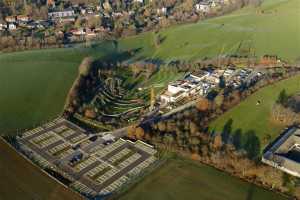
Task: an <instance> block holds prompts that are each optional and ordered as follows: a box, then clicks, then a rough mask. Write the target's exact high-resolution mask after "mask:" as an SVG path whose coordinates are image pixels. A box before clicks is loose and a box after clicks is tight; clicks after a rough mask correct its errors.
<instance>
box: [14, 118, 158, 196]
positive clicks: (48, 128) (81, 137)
mask: <svg viewBox="0 0 300 200" xmlns="http://www.w3.org/2000/svg"><path fill="white" fill-rule="evenodd" d="M107 138H114V137H107V136H105V137H100V136H98V137H95V136H94V135H91V134H89V133H88V132H86V131H85V130H83V129H81V128H80V127H78V126H77V125H75V124H73V123H71V122H69V121H67V120H65V119H63V118H58V119H56V120H54V121H53V122H50V123H47V124H45V125H43V126H40V127H37V128H35V129H33V130H30V131H27V132H25V133H24V134H23V135H22V136H21V137H19V141H20V143H21V146H22V147H23V150H24V151H25V152H26V154H27V155H30V157H31V158H32V159H35V160H37V161H38V162H39V163H40V164H41V163H43V166H44V167H50V168H51V169H57V171H61V172H63V175H64V176H65V177H71V179H72V181H73V182H72V184H71V187H72V188H74V189H76V190H77V191H80V192H81V193H83V194H86V195H97V194H98V195H99V194H100V195H101V194H103V195H104V194H109V193H112V192H114V191H116V190H118V189H119V188H120V187H121V186H122V185H123V184H124V183H126V182H127V181H129V180H130V179H131V178H132V177H133V176H136V175H138V174H139V173H140V172H141V171H143V170H144V169H146V168H147V167H148V166H149V165H151V164H152V163H154V162H155V161H156V160H157V159H156V157H155V154H156V150H155V149H154V148H153V147H152V146H150V145H148V144H146V143H144V142H142V141H137V142H132V141H128V140H124V139H122V138H116V139H114V140H112V139H109V140H108V139H107Z"/></svg>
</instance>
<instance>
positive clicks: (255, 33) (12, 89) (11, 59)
mask: <svg viewBox="0 0 300 200" xmlns="http://www.w3.org/2000/svg"><path fill="white" fill-rule="evenodd" d="M257 10H264V13H263V14H262V13H260V14H258V12H257ZM299 18H300V4H299V2H298V0H266V1H265V2H264V3H263V5H262V6H261V7H259V8H244V9H242V10H240V11H236V12H234V13H232V14H229V15H226V16H222V17H218V18H214V19H209V20H205V21H202V22H198V23H194V24H187V25H180V26H174V27H171V28H167V29H164V30H162V31H161V32H160V34H161V35H163V36H164V37H165V38H166V39H165V41H163V43H162V44H161V45H160V46H159V47H157V48H155V46H154V44H153V40H154V39H153V38H154V33H151V32H148V33H143V34H141V35H138V36H134V37H130V38H126V39H121V40H120V41H119V44H118V46H117V48H118V50H119V52H122V51H125V50H129V49H140V50H139V51H138V52H137V54H136V55H134V56H133V57H132V58H131V59H132V60H139V59H145V58H153V59H162V60H164V61H169V60H174V59H187V60H188V59H199V58H203V57H214V56H216V55H219V54H220V52H221V50H222V49H223V48H224V52H223V54H245V52H246V54H247V51H249V49H251V54H253V52H255V54H256V55H258V56H261V55H264V54H277V55H279V56H280V57H282V58H283V59H286V60H290V61H294V60H296V59H297V58H299V51H300V26H299ZM114 45H115V44H113V43H112V42H106V43H105V44H103V43H102V44H98V45H95V46H96V47H95V48H81V47H80V45H79V47H75V48H72V49H71V48H68V49H50V50H37V51H28V52H19V53H10V54H1V55H0V70H1V73H0V94H1V98H0V132H1V133H2V134H3V133H6V134H7V133H9V134H14V133H15V132H16V130H17V129H23V128H29V127H33V126H35V125H36V124H39V123H42V122H44V121H46V120H49V119H51V118H53V117H55V116H57V115H58V114H59V113H60V112H61V110H62V107H63V104H64V100H65V97H66V94H67V91H68V90H69V88H70V86H71V84H72V82H73V80H74V78H75V77H76V74H77V67H78V64H79V63H80V61H81V59H82V58H83V57H85V56H87V55H92V56H95V57H98V58H100V57H101V56H107V55H111V54H112V53H114V52H115V47H116V46H114ZM248 53H249V52H248ZM167 79H168V80H171V79H169V78H168V77H167ZM155 81H156V80H154V81H153V82H155ZM164 82H165V81H164ZM149 83H152V81H151V80H150V82H149ZM145 85H148V84H147V83H146V84H145Z"/></svg>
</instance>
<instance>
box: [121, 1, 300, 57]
mask: <svg viewBox="0 0 300 200" xmlns="http://www.w3.org/2000/svg"><path fill="white" fill-rule="evenodd" d="M262 10H263V11H264V13H261V12H260V11H262ZM299 19H300V4H299V1H298V0H265V1H264V3H263V4H262V5H261V6H260V7H258V8H252V7H251V8H244V9H242V10H239V11H236V12H234V13H232V14H229V15H225V16H222V17H218V18H213V19H209V20H205V21H201V22H198V23H193V24H187V25H178V26H173V27H171V28H167V29H164V30H161V31H160V34H161V35H162V36H163V37H165V40H164V41H163V42H162V44H161V45H160V46H159V47H155V46H154V44H153V40H154V33H152V32H149V33H144V34H141V35H138V36H134V37H130V38H126V39H123V40H121V41H120V44H119V49H127V48H129V47H130V48H136V49H140V51H139V53H138V54H137V55H136V58H145V57H146V58H155V59H162V60H173V59H186V60H189V59H199V58H204V57H215V56H216V55H219V54H220V53H221V52H222V49H223V48H224V51H223V54H242V55H249V54H250V55H254V54H255V55H257V56H262V55H265V54H275V55H278V56H279V57H281V58H283V59H284V60H288V61H295V60H296V59H297V58H299V57H300V54H299V50H300V20H299Z"/></svg>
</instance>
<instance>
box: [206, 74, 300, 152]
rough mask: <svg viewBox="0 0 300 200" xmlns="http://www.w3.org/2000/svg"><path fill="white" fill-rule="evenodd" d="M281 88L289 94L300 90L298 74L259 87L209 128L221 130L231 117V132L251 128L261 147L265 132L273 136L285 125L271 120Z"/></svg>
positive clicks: (244, 130) (245, 130)
mask: <svg viewBox="0 0 300 200" xmlns="http://www.w3.org/2000/svg"><path fill="white" fill-rule="evenodd" d="M283 89H285V90H286V91H287V93H288V94H289V95H293V94H296V93H298V92H299V91H300V76H299V75H297V76H295V77H292V78H289V79H287V80H283V81H280V82H277V83H275V84H272V85H270V86H267V87H265V88H262V89H260V90H259V91H258V92H256V93H254V94H253V95H251V96H250V97H248V98H247V99H246V100H245V101H243V102H241V103H240V104H239V105H237V106H235V107H234V108H233V109H231V110H229V111H228V112H226V113H225V114H223V115H222V116H220V117H219V118H217V119H216V120H215V121H213V122H212V123H211V124H210V128H211V130H215V131H216V132H221V131H222V129H223V127H224V125H225V124H226V122H227V121H228V120H230V119H232V120H233V123H232V133H233V132H234V131H236V130H237V129H241V130H242V132H243V133H245V132H247V131H250V130H253V131H254V132H255V133H256V135H257V136H258V137H259V138H260V140H261V144H262V145H261V147H262V148H263V147H264V146H265V145H266V143H265V142H264V141H263V138H264V137H265V136H266V135H267V134H269V135H270V136H271V137H272V138H275V137H277V136H278V135H279V134H280V132H281V131H282V130H283V128H284V127H285V126H284V125H280V124H276V123H274V122H272V120H271V111H272V106H273V105H274V104H275V102H276V100H277V98H278V95H279V93H280V91H282V90H283ZM258 101H260V102H261V104H260V105H257V102H258Z"/></svg>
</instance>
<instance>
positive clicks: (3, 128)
mask: <svg viewBox="0 0 300 200" xmlns="http://www.w3.org/2000/svg"><path fill="white" fill-rule="evenodd" d="M103 49H106V51H107V52H109V51H108V50H110V49H113V48H112V46H111V44H110V43H109V44H102V45H99V46H97V47H96V48H72V49H49V50H41V51H27V52H19V53H11V54H2V55H0V70H1V73H0V93H1V98H0V133H2V134H3V133H6V134H7V133H8V134H15V131H16V129H22V128H30V127H33V126H35V125H37V124H40V123H42V122H44V121H46V120H49V119H51V118H54V117H56V116H57V115H58V114H59V113H60V112H61V111H62V108H63V104H64V101H65V98H66V95H67V92H68V91H69V89H70V87H71V85H72V83H73V81H74V79H75V77H76V76H77V69H78V65H79V63H80V62H81V60H82V58H83V57H85V56H87V55H92V56H95V57H101V56H103V55H104V53H103V52H104V50H103ZM107 52H106V53H107Z"/></svg>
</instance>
